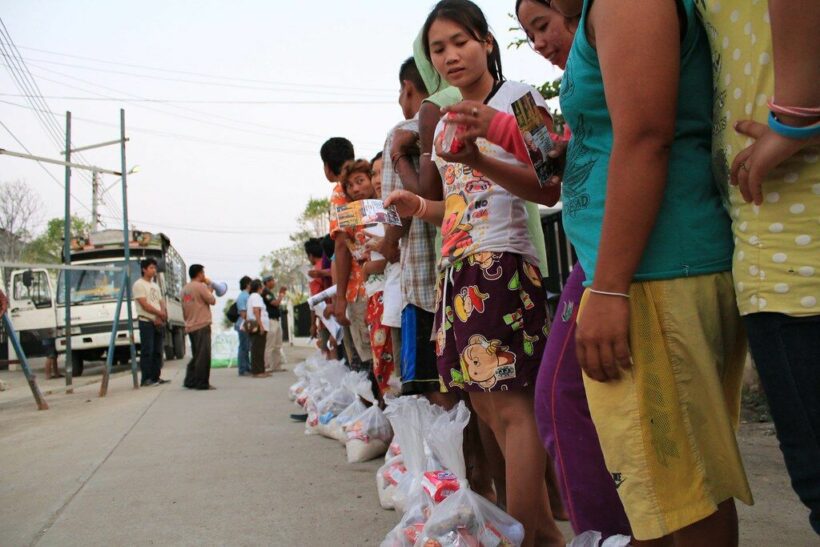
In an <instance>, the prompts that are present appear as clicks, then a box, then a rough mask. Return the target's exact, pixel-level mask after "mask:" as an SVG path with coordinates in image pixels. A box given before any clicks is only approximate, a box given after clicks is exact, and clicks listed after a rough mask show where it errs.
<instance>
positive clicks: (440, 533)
mask: <svg viewBox="0 0 820 547" xmlns="http://www.w3.org/2000/svg"><path fill="white" fill-rule="evenodd" d="M469 420H470V411H469V410H467V407H466V406H465V405H464V402H460V403H459V404H458V406H457V407H456V408H455V409H454V410H453V411H452V412H450V413H447V414H444V415H442V416H439V417H438V418H436V419H435V420H434V421H433V424H432V425H431V426H430V427H429V428H428V429H427V431H426V433H425V439H426V441H427V443H428V444H429V446H430V448H431V450H432V451H433V453H434V454H435V455H436V457H437V458H438V459H439V460H440V461H441V463H442V464H443V465H444V467H445V468H446V469H448V470H449V471H450V472H452V474H453V475H455V477H457V479H458V481H457V482H458V484H459V488H458V489H457V490H456V491H455V492H452V493H450V494H449V496H447V497H446V499H444V501H442V502H441V503H439V504H438V505H436V506H434V508H433V510H432V512H431V513H430V518H429V519H428V520H427V523H426V524H425V525H424V530H423V531H422V535H421V540H420V541H421V543H420V544H421V545H425V546H429V547H443V546H445V545H493V546H497V545H504V546H507V545H509V546H519V545H521V542H522V541H523V540H524V527H523V526H522V525H521V523H519V522H518V521H517V520H515V519H514V518H512V517H511V516H510V515H508V514H507V513H505V512H504V511H502V510H501V509H499V508H498V507H496V506H495V505H493V504H492V503H490V502H489V501H487V499H485V498H484V497H482V496H480V495H479V494H476V493H475V492H473V491H472V490H470V488H469V487H468V485H467V478H466V474H467V469H466V466H465V464H464V452H463V449H462V445H463V438H464V428H465V427H466V426H467V423H468V422H469Z"/></svg>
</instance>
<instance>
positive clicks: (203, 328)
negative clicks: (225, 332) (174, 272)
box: [182, 264, 216, 390]
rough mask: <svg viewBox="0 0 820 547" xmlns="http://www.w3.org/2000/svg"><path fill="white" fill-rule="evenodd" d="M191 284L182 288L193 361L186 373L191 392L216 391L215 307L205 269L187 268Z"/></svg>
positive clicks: (194, 266)
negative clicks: (213, 379) (213, 375)
mask: <svg viewBox="0 0 820 547" xmlns="http://www.w3.org/2000/svg"><path fill="white" fill-rule="evenodd" d="M188 275H189V276H190V278H191V281H190V282H189V283H188V284H187V285H185V287H183V288H182V316H183V317H184V318H185V332H187V333H188V336H189V337H190V339H191V361H190V362H189V363H188V369H187V370H186V372H185V384H184V385H185V387H187V388H188V389H197V390H206V389H216V388H215V387H214V386H212V385H211V384H210V381H209V380H210V376H211V306H213V305H214V304H216V297H215V296H214V289H213V287H212V286H211V284H210V281H208V278H207V277H205V267H204V266H202V264H193V265H191V267H190V268H188Z"/></svg>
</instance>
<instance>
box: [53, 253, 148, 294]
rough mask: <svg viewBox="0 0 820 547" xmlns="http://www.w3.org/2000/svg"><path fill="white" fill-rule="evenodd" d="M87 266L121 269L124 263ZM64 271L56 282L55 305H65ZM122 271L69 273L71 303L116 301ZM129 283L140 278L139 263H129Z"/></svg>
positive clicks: (102, 263) (120, 284) (122, 261)
mask: <svg viewBox="0 0 820 547" xmlns="http://www.w3.org/2000/svg"><path fill="white" fill-rule="evenodd" d="M88 265H89V266H96V267H99V266H117V267H120V268H122V267H123V266H124V265H125V261H124V260H121V261H119V262H99V263H94V264H88ZM65 274H66V272H65V271H61V272H60V277H59V278H58V280H57V303H58V304H65ZM122 274H123V272H122V271H110V272H99V271H91V270H84V271H81V272H78V271H73V272H71V287H70V290H71V303H72V304H87V303H90V302H104V301H111V300H116V299H117V295H118V294H119V292H120V287H122ZM130 276H131V282H132V283H133V282H134V281H136V280H137V279H139V277H140V265H139V262H136V261H131V272H130Z"/></svg>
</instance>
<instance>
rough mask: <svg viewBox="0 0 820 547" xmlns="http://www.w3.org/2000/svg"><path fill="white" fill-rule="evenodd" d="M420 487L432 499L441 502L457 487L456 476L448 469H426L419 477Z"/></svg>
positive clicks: (434, 501)
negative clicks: (420, 477)
mask: <svg viewBox="0 0 820 547" xmlns="http://www.w3.org/2000/svg"><path fill="white" fill-rule="evenodd" d="M421 487H422V488H424V491H425V492H427V495H428V496H430V498H431V499H432V500H433V503H441V502H443V501H444V500H445V499H447V497H448V496H449V495H450V494H452V493H454V492H455V491H456V490H458V489H459V487H460V485H459V482H458V477H456V476H455V474H454V473H452V472H450V471H427V472H425V473H424V475H423V476H422V479H421Z"/></svg>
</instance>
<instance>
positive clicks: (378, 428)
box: [345, 405, 393, 463]
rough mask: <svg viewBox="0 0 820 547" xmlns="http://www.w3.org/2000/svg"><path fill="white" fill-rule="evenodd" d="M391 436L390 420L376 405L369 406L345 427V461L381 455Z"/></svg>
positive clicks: (350, 461)
mask: <svg viewBox="0 0 820 547" xmlns="http://www.w3.org/2000/svg"><path fill="white" fill-rule="evenodd" d="M392 438H393V430H392V428H391V427H390V422H388V421H387V418H385V417H384V413H383V412H382V410H381V409H380V408H379V407H378V406H376V405H373V406H371V407H370V408H368V409H367V410H366V411H364V413H362V415H361V416H359V418H358V419H356V421H354V422H353V423H351V424H350V425H348V427H347V443H345V448H346V449H347V462H348V463H360V462H366V461H369V460H372V459H373V458H378V457H379V456H383V455H384V453H385V452H387V447H388V445H389V444H390V441H391V439H392Z"/></svg>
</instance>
